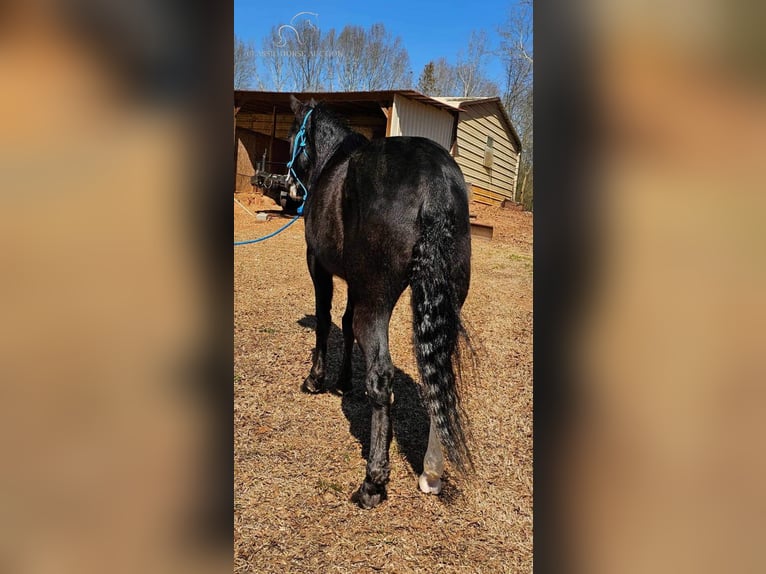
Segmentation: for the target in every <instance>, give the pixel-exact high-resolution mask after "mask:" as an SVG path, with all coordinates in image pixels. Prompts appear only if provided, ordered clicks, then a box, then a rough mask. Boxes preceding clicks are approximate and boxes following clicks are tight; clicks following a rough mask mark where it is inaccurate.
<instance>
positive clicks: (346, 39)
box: [336, 26, 367, 92]
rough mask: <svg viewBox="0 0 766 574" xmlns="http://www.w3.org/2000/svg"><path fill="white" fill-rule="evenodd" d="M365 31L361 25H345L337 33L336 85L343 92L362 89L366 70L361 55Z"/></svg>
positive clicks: (365, 35) (364, 43)
mask: <svg viewBox="0 0 766 574" xmlns="http://www.w3.org/2000/svg"><path fill="white" fill-rule="evenodd" d="M366 44H367V31H366V30H365V29H364V28H362V27H361V26H345V27H344V28H343V30H341V33H340V34H339V35H338V41H337V42H336V49H337V51H338V52H339V54H338V87H339V88H340V89H341V90H343V91H344V92H353V91H357V90H361V89H362V85H363V83H364V79H365V75H366V70H365V60H364V57H363V54H364V51H365V48H366Z"/></svg>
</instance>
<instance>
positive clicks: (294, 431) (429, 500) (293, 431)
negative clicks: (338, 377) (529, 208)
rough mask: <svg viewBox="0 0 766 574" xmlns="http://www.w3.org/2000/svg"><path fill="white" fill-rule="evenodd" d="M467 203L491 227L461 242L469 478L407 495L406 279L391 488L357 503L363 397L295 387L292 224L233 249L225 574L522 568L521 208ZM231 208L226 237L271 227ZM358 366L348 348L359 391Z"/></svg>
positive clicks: (411, 486)
mask: <svg viewBox="0 0 766 574" xmlns="http://www.w3.org/2000/svg"><path fill="white" fill-rule="evenodd" d="M264 207H267V206H264ZM267 208H269V209H272V208H273V206H271V207H267ZM471 212H472V213H477V215H478V220H479V221H481V222H483V223H490V224H492V225H494V226H495V238H494V239H493V240H492V241H491V242H485V241H475V242H474V255H473V278H472V285H471V291H470V293H469V296H468V300H467V301H466V305H465V310H464V315H465V318H466V320H467V323H468V325H469V328H470V329H471V335H472V337H473V341H474V345H475V346H476V347H477V352H478V353H479V356H478V359H479V362H478V367H477V372H476V373H475V377H474V380H472V381H467V384H466V385H465V395H464V396H465V399H464V405H465V407H466V411H467V412H468V414H469V416H470V421H471V434H472V440H473V443H472V451H473V454H474V457H475V459H476V463H477V464H476V474H475V476H473V477H471V478H467V479H463V478H458V477H456V476H454V475H449V474H448V475H447V482H446V485H445V492H444V493H443V494H442V495H441V496H439V497H433V496H426V495H423V494H421V493H420V492H419V491H418V487H417V474H418V472H419V471H420V466H421V465H422V457H423V454H424V453H425V447H426V443H427V437H428V427H427V420H426V418H425V412H424V411H423V409H422V407H421V406H420V403H419V400H418V395H417V389H416V387H415V385H414V384H413V382H412V379H417V368H416V366H415V360H414V356H413V353H412V347H411V337H412V328H411V325H410V321H411V314H410V309H409V291H407V292H405V294H404V296H403V297H402V300H401V301H400V303H399V305H398V306H397V308H396V310H395V311H394V315H393V317H392V320H391V342H390V347H391V354H392V358H393V361H394V364H395V366H396V367H397V372H396V378H395V381H394V394H395V397H396V400H395V403H394V411H393V417H394V422H393V424H394V441H393V442H392V445H391V462H392V472H391V482H390V484H389V489H388V490H389V499H388V500H387V501H386V502H384V503H383V504H382V505H381V506H379V507H378V508H375V509H373V510H371V511H364V510H361V509H359V508H357V507H356V506H355V505H353V504H352V503H350V502H349V501H348V498H349V496H350V495H351V494H352V492H353V491H354V490H355V489H356V488H357V487H358V486H359V483H360V482H361V480H362V478H363V476H364V467H365V463H366V461H365V458H364V456H366V454H367V448H368V441H369V406H368V405H367V402H366V400H365V399H364V397H363V396H361V394H357V395H355V396H352V397H350V398H349V397H343V398H341V397H339V396H336V395H332V394H323V395H318V396H311V395H305V394H302V393H301V392H300V390H299V389H300V384H301V382H302V380H303V378H304V377H305V376H306V374H307V373H308V370H309V367H310V354H311V349H312V348H313V345H314V331H313V325H314V322H313V317H306V316H307V315H309V316H311V315H313V289H312V286H311V280H310V278H309V275H308V271H307V270H306V265H305V255H304V254H305V244H304V239H303V224H302V222H299V223H297V224H296V225H295V226H293V227H292V228H290V229H289V230H287V231H286V232H285V233H284V234H281V235H279V236H277V237H276V238H274V239H271V240H269V241H267V242H265V243H263V244H258V245H251V246H246V247H237V248H236V251H235V356H234V361H235V381H234V385H235V405H234V416H235V485H234V488H235V555H234V571H235V572H424V573H425V572H434V571H439V572H531V570H532V252H531V243H532V220H531V215H530V214H528V213H523V212H518V211H513V210H507V209H501V208H499V207H488V206H479V205H472V208H471ZM234 217H235V229H236V234H235V235H236V236H235V239H237V240H240V239H250V238H253V237H257V236H260V235H263V234H265V233H268V232H270V231H273V230H274V229H276V228H277V227H279V226H280V225H282V224H283V223H284V220H282V219H280V218H275V219H274V220H272V221H269V222H267V223H258V222H256V221H255V220H254V219H253V218H252V217H250V216H249V215H247V214H246V213H244V211H243V210H241V209H239V208H238V207H236V208H235V210H234ZM345 298H346V297H345V285H344V284H343V282H342V281H341V280H338V279H336V291H335V299H334V305H333V323H334V325H335V326H334V327H333V329H332V333H331V339H330V352H329V353H328V360H329V373H330V377H333V376H334V375H335V374H336V373H337V372H338V369H339V367H340V345H339V343H340V341H341V334H340V330H339V329H338V326H339V325H340V318H341V315H342V314H343V310H344V307H345ZM362 370H363V367H362V361H361V357H359V355H358V350H357V351H356V352H355V373H354V386H355V387H356V388H357V389H359V388H360V387H362V386H363V372H362ZM448 473H449V470H448Z"/></svg>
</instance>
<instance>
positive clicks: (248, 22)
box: [234, 0, 516, 85]
mask: <svg viewBox="0 0 766 574" xmlns="http://www.w3.org/2000/svg"><path fill="white" fill-rule="evenodd" d="M515 4H516V0H503V1H499V0H483V1H482V2H480V3H479V2H476V3H474V2H470V1H469V2H460V3H452V2H446V1H444V0H442V1H441V2H435V1H433V0H425V1H419V0H409V1H405V0H389V1H388V2H385V3H382V4H379V3H378V4H376V3H372V2H365V1H363V0H356V1H350V0H283V1H277V2H263V1H261V0H234V33H235V34H236V35H237V36H238V37H240V38H241V39H243V40H245V41H254V42H255V43H256V45H257V46H259V47H260V43H261V39H262V38H263V37H264V36H266V34H268V32H269V30H270V29H271V27H272V26H274V25H277V26H278V25H282V24H289V22H290V19H291V18H292V17H293V16H294V15H295V14H297V13H298V12H303V11H306V12H313V13H316V14H318V16H317V17H316V18H314V17H311V21H312V22H313V23H316V24H317V26H319V28H321V29H330V28H335V29H336V30H338V31H340V29H341V28H343V26H345V25H346V24H356V25H361V26H365V27H368V26H369V25H370V24H373V23H375V22H383V24H385V26H386V29H387V30H388V31H390V32H392V33H393V34H394V35H398V36H401V38H402V41H403V43H404V45H405V47H406V48H407V51H408V52H409V55H410V65H411V67H412V72H413V77H414V81H415V82H417V78H418V76H419V75H420V72H421V71H422V69H423V66H424V65H425V64H426V63H427V62H428V61H429V60H432V59H433V60H435V59H438V58H440V57H442V56H444V57H445V58H447V60H448V61H450V62H452V63H454V61H455V57H456V56H457V53H458V51H460V50H461V49H462V48H463V47H464V46H466V45H467V44H468V38H469V36H470V34H471V31H472V30H480V29H483V30H485V31H486V32H487V35H488V36H489V39H490V42H491V44H492V45H493V46H496V45H498V44H499V42H500V38H499V36H498V33H497V27H498V26H499V25H501V24H502V23H503V22H505V20H506V19H507V16H508V14H509V12H510V11H511V8H512V7H513V6H514V5H515ZM486 63H487V73H488V75H489V76H490V77H491V78H492V79H494V80H495V81H497V82H498V83H499V84H501V82H500V76H501V70H502V66H501V64H500V62H499V61H498V60H497V58H488V59H487V62H486ZM501 85H502V84H501Z"/></svg>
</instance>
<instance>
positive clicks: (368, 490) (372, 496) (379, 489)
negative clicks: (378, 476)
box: [351, 482, 387, 510]
mask: <svg viewBox="0 0 766 574" xmlns="http://www.w3.org/2000/svg"><path fill="white" fill-rule="evenodd" d="M386 498H387V495H386V487H385V486H375V485H374V484H370V483H369V482H363V483H362V486H360V487H359V490H357V491H356V492H355V493H354V494H353V495H352V496H351V501H352V502H356V503H357V504H358V505H359V507H360V508H364V509H365V510H369V509H370V508H375V507H376V506H377V505H378V504H380V503H381V502H383V501H384V500H385V499H386Z"/></svg>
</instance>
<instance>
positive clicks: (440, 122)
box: [390, 94, 455, 149]
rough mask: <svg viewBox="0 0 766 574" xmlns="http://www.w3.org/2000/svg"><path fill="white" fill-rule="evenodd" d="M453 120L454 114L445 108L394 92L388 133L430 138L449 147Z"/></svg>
mask: <svg viewBox="0 0 766 574" xmlns="http://www.w3.org/2000/svg"><path fill="white" fill-rule="evenodd" d="M454 121H455V117H454V115H453V114H451V113H450V112H448V111H446V110H440V109H438V108H434V107H432V106H427V105H425V104H421V103H420V102H416V101H414V100H410V99H408V98H405V97H404V96H400V95H399V94H396V95H395V96H394V105H393V110H392V113H391V134H390V135H392V136H420V137H425V138H430V139H432V140H434V141H435V142H436V143H438V144H440V145H442V146H443V147H444V148H445V149H450V147H451V146H452V131H453V126H454Z"/></svg>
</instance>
